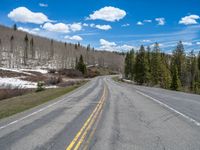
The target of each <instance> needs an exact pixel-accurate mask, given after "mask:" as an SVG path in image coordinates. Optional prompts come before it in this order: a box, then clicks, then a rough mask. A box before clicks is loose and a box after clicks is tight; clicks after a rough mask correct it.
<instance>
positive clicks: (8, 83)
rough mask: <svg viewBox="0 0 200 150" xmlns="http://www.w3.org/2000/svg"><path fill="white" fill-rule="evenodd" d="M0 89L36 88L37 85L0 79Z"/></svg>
mask: <svg viewBox="0 0 200 150" xmlns="http://www.w3.org/2000/svg"><path fill="white" fill-rule="evenodd" d="M0 87H2V88H20V89H22V88H36V87H37V83H35V82H29V81H23V80H20V79H18V78H2V77H0Z"/></svg>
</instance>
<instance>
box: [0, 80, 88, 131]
mask: <svg viewBox="0 0 200 150" xmlns="http://www.w3.org/2000/svg"><path fill="white" fill-rule="evenodd" d="M88 83H89V82H88ZM88 83H86V84H88ZM86 84H85V85H86ZM85 85H83V86H85ZM83 86H81V87H79V88H80V89H81V88H83ZM79 88H77V89H76V90H74V91H72V92H71V93H69V94H71V96H72V95H73V94H74V93H76V92H77V91H78V90H80V89H79ZM64 100H65V99H61V100H59V101H57V102H54V103H52V104H49V105H48V106H46V107H43V108H41V109H39V110H37V111H35V112H33V113H31V114H29V115H27V116H25V117H22V118H20V119H17V120H15V121H12V122H10V123H8V124H6V125H3V126H1V127H0V130H2V129H4V128H7V127H9V126H11V125H13V124H16V123H18V122H20V121H22V120H24V119H26V118H29V117H31V116H33V115H36V114H38V113H39V112H42V111H44V110H46V109H48V108H50V107H52V106H54V105H56V104H58V103H61V102H63V101H64Z"/></svg>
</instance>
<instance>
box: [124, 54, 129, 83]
mask: <svg viewBox="0 0 200 150" xmlns="http://www.w3.org/2000/svg"><path fill="white" fill-rule="evenodd" d="M124 74H125V78H126V79H129V74H130V53H129V52H127V53H126V57H125V67H124Z"/></svg>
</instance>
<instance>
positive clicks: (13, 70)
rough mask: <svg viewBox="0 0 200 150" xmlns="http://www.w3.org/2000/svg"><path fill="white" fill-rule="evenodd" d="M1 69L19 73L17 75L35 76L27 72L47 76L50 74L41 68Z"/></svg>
mask: <svg viewBox="0 0 200 150" xmlns="http://www.w3.org/2000/svg"><path fill="white" fill-rule="evenodd" d="M0 69H1V70H5V71H12V72H17V73H23V74H26V75H33V74H32V73H28V72H26V71H33V72H39V73H42V74H47V73H48V70H45V69H40V68H36V69H9V68H3V67H0Z"/></svg>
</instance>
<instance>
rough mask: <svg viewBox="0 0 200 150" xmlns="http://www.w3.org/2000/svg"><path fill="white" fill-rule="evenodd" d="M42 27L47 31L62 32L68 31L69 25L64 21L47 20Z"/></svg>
mask: <svg viewBox="0 0 200 150" xmlns="http://www.w3.org/2000/svg"><path fill="white" fill-rule="evenodd" d="M42 28H43V29H45V30H47V31H52V32H62V33H69V32H70V29H69V26H68V25H67V24H64V23H56V24H52V23H49V22H48V23H45V24H44V25H43V27H42Z"/></svg>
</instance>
